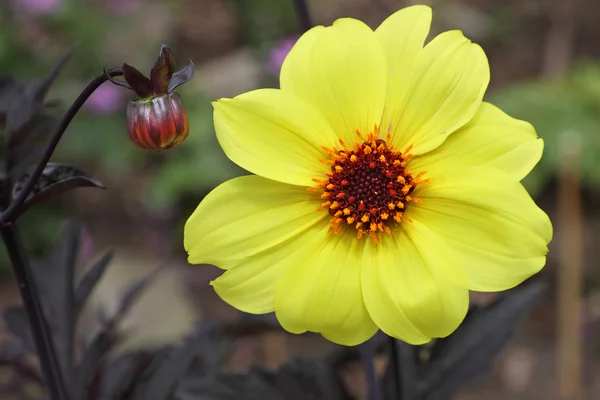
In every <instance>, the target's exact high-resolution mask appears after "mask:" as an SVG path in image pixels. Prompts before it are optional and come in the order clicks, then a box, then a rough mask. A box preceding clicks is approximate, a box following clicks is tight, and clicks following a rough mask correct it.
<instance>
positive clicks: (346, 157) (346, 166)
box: [315, 127, 422, 242]
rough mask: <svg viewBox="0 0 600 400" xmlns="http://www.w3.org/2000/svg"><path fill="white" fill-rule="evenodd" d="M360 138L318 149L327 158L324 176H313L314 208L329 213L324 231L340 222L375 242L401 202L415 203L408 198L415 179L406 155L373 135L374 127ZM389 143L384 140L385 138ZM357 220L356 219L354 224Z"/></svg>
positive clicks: (396, 218)
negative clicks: (317, 199) (318, 200)
mask: <svg viewBox="0 0 600 400" xmlns="http://www.w3.org/2000/svg"><path fill="white" fill-rule="evenodd" d="M357 135H358V137H359V139H360V140H361V141H362V142H356V144H355V146H354V148H352V149H351V148H348V147H347V146H346V145H345V144H344V142H343V141H341V140H340V144H341V145H342V148H341V149H339V150H338V149H337V148H334V149H330V148H323V149H324V150H325V151H326V152H327V154H328V156H329V159H330V161H331V163H330V164H331V170H330V171H328V172H327V173H326V176H327V179H326V180H316V179H315V182H318V183H319V186H320V187H321V189H322V190H323V194H322V196H321V197H322V198H324V199H333V200H332V201H326V202H324V203H323V204H322V206H321V207H320V208H319V209H320V210H324V209H327V210H328V211H329V214H330V215H331V216H332V217H333V219H332V221H331V227H330V229H329V233H339V232H340V231H341V229H342V227H343V226H345V225H347V226H348V227H349V228H351V229H356V231H357V236H358V238H361V237H362V236H363V235H368V236H370V237H372V238H374V239H375V241H376V242H379V240H380V239H379V233H380V232H385V233H387V234H391V233H392V231H393V228H395V227H396V226H397V225H398V224H399V223H400V222H401V220H402V217H403V214H404V211H405V209H406V203H408V202H409V201H414V202H419V201H420V200H419V199H418V198H415V197H413V196H411V194H412V193H413V191H414V189H415V187H416V185H417V183H419V182H422V181H421V180H419V179H418V178H417V177H415V178H413V176H412V175H411V173H410V171H408V170H406V165H407V162H408V160H409V159H410V154H407V151H408V150H409V149H407V151H406V152H405V154H403V153H402V152H400V151H394V149H393V147H392V146H389V145H388V143H387V142H386V141H385V140H383V139H380V138H378V136H377V127H375V130H374V133H370V134H368V135H367V136H366V137H365V135H362V134H361V133H360V132H357ZM387 139H388V141H389V138H387ZM357 221H358V223H356V222H357Z"/></svg>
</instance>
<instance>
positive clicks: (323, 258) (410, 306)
mask: <svg viewBox="0 0 600 400" xmlns="http://www.w3.org/2000/svg"><path fill="white" fill-rule="evenodd" d="M430 23H431V10H430V8H429V7H425V6H413V7H409V8H405V9H403V10H400V11H398V12H397V13H395V14H393V15H392V16H390V17H389V18H388V19H387V20H385V21H384V22H383V23H382V24H381V26H379V28H377V29H376V30H375V31H373V30H371V28H369V27H368V26H367V25H365V24H364V23H362V22H360V21H358V20H354V19H340V20H337V21H336V22H335V23H334V24H333V26H331V27H322V26H318V27H315V28H313V29H311V30H310V31H308V32H306V33H305V34H304V35H303V36H302V37H301V38H300V39H299V41H298V42H297V44H296V45H295V46H294V48H293V49H292V50H291V52H290V54H289V55H288V57H287V58H286V60H285V62H284V64H283V67H282V71H281V90H276V89H261V90H256V91H252V92H249V93H245V94H242V95H240V96H238V97H236V98H234V99H222V100H219V101H218V102H216V103H214V110H215V111H214V122H215V128H216V132H217V137H218V140H219V143H220V144H221V146H222V148H223V150H224V151H225V153H226V154H227V156H228V157H229V158H230V159H231V160H233V161H234V162H235V163H237V164H238V165H240V166H241V167H243V168H245V169H247V170H248V171H250V172H252V173H254V174H256V175H254V176H244V177H240V178H236V179H232V180H230V181H228V182H225V183H224V184H222V185H220V186H219V187H217V188H216V189H214V190H213V191H212V192H211V193H210V194H209V195H208V196H206V198H205V199H204V200H203V201H202V202H201V203H200V205H199V206H198V208H197V209H196V211H195V212H194V213H193V215H192V216H191V217H190V218H189V220H188V221H187V223H186V226H185V232H184V242H185V248H186V250H187V252H188V254H189V262H190V263H193V264H196V263H208V264H215V265H217V266H219V267H220V268H222V269H224V270H225V273H224V274H223V275H222V276H221V277H219V278H218V279H216V280H215V281H214V282H212V285H213V287H214V289H215V290H216V292H217V293H218V294H219V296H220V297H221V298H222V299H223V300H225V301H226V302H227V303H229V304H231V305H232V306H234V307H236V308H238V309H240V310H242V311H245V312H248V313H255V314H261V313H268V312H272V311H274V312H275V314H276V316H277V319H278V320H279V322H280V323H281V325H282V326H283V328H285V329H286V330H288V331H289V332H293V333H302V332H306V331H311V332H319V333H321V334H322V335H323V336H324V337H325V338H327V339H329V340H331V341H333V342H336V343H340V344H344V345H355V344H359V343H361V342H364V341H366V340H367V339H369V338H370V337H371V336H373V334H374V333H375V332H376V331H377V330H378V329H381V330H382V331H384V332H385V333H387V334H388V335H391V336H393V337H396V338H398V339H401V340H404V341H406V342H408V343H412V344H420V343H425V342H427V341H429V340H430V339H431V338H435V337H444V336H447V335H449V334H450V333H451V332H453V331H454V330H455V329H456V328H457V327H458V325H459V324H460V322H461V321H462V320H463V318H464V316H465V313H466V311H467V308H468V303H469V290H470V289H471V290H476V291H499V290H505V289H508V288H511V287H513V286H515V285H517V284H519V283H520V282H522V281H523V280H524V279H526V278H528V277H529V276H531V275H533V274H535V273H536V272H538V271H539V270H540V269H541V268H542V267H543V266H544V264H545V259H546V257H545V256H546V253H547V244H548V243H549V242H550V240H551V237H552V226H551V223H550V221H549V219H548V217H547V216H546V214H545V213H544V212H543V211H542V210H541V209H540V208H538V207H537V206H536V204H535V203H534V202H533V200H532V199H531V198H530V197H529V195H528V194H527V192H526V191H525V189H524V188H523V186H522V185H521V184H520V180H521V179H522V178H523V177H525V176H526V175H527V174H528V173H529V172H530V170H531V169H532V168H533V167H534V165H535V164H536V163H537V162H538V161H539V159H540V157H541V154H542V149H543V142H542V140H541V139H539V138H537V136H536V133H535V130H534V129H533V127H532V126H531V125H530V124H528V123H526V122H523V121H519V120H516V119H513V118H511V117H509V116H508V115H506V114H505V113H503V112H502V111H501V110H499V109H498V108H496V107H495V106H493V105H491V104H489V103H486V102H483V101H482V98H483V94H484V92H485V90H486V87H487V85H488V81H489V66H488V61H487V59H486V56H485V54H484V52H483V50H482V49H481V48H480V47H479V46H478V45H476V44H473V43H471V42H470V41H469V40H468V39H466V38H465V37H464V36H463V35H462V33H461V32H459V31H450V32H445V33H442V34H440V35H439V36H437V37H435V38H434V39H433V40H432V41H431V42H429V43H428V44H427V45H425V46H424V42H425V39H426V37H427V35H428V33H429V27H430Z"/></svg>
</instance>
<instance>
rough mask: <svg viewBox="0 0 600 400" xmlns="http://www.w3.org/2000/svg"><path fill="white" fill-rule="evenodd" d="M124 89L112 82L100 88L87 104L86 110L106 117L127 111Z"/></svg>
mask: <svg viewBox="0 0 600 400" xmlns="http://www.w3.org/2000/svg"><path fill="white" fill-rule="evenodd" d="M123 95H124V89H122V88H119V87H118V86H115V85H114V84H112V83H110V82H106V83H104V84H103V85H102V86H100V87H99V88H98V89H96V91H95V92H94V93H92V95H91V96H90V98H89V99H88V100H87V102H86V103H85V107H86V109H87V110H88V111H89V112H91V113H92V114H96V115H105V114H111V113H114V112H116V111H119V110H123V111H124V110H125V109H124V108H123V105H124V103H125V101H124V100H125V99H124V96H123Z"/></svg>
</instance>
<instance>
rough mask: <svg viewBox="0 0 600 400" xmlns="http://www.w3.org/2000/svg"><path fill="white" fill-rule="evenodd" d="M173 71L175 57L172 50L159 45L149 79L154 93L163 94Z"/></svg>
mask: <svg viewBox="0 0 600 400" xmlns="http://www.w3.org/2000/svg"><path fill="white" fill-rule="evenodd" d="M174 71H175V58H174V57H173V52H172V51H171V49H169V48H168V47H167V46H166V45H164V44H163V45H162V46H161V47H160V54H159V56H158V59H157V60H156V63H155V64H154V67H153V68H152V71H150V80H151V81H152V89H153V91H154V94H157V95H158V94H165V93H167V90H168V88H169V81H170V80H171V77H172V76H173V72H174Z"/></svg>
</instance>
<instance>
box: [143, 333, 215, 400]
mask: <svg viewBox="0 0 600 400" xmlns="http://www.w3.org/2000/svg"><path fill="white" fill-rule="evenodd" d="M209 336H210V329H205V325H204V324H198V326H197V328H196V329H195V331H194V333H193V334H192V335H190V336H189V337H188V338H187V339H186V340H184V341H183V343H181V344H180V345H179V346H176V347H174V348H172V349H170V351H168V352H165V353H163V354H162V357H156V358H155V359H154V362H153V363H152V365H151V366H150V368H149V369H148V372H149V373H148V374H146V376H145V377H143V378H142V379H141V382H140V383H138V385H137V386H136V390H135V392H134V393H133V395H132V396H131V399H132V400H163V399H167V398H170V397H171V395H172V393H173V392H174V390H175V389H176V387H177V384H178V382H179V380H180V379H181V378H182V377H183V376H184V375H185V372H186V371H187V369H188V368H189V366H190V365H191V364H192V361H193V360H194V358H195V357H197V356H198V355H199V353H200V349H201V348H202V345H203V344H204V343H205V342H206V341H207V339H208V337H209Z"/></svg>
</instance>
